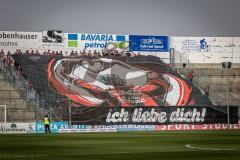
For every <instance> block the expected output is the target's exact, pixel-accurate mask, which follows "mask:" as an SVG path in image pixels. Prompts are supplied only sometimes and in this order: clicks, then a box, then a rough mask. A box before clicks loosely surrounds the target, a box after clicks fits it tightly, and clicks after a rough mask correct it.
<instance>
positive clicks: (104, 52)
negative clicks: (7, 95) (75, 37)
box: [0, 49, 140, 57]
mask: <svg viewBox="0 0 240 160" xmlns="http://www.w3.org/2000/svg"><path fill="white" fill-rule="evenodd" d="M11 54H17V55H40V54H41V55H54V56H64V57H102V56H123V57H135V56H139V55H140V52H139V53H137V54H136V53H131V52H125V51H117V50H101V51H97V50H94V51H91V50H88V51H87V50H85V49H84V50H80V51H73V50H72V51H65V52H64V53H63V51H54V50H47V51H43V52H42V53H40V52H39V50H35V51H34V50H26V51H25V52H22V51H21V50H19V49H17V50H16V51H15V52H14V53H11V52H10V51H7V54H5V53H4V51H3V49H1V50H0V56H1V57H4V56H11Z"/></svg>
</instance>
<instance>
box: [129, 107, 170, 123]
mask: <svg viewBox="0 0 240 160" xmlns="http://www.w3.org/2000/svg"><path fill="white" fill-rule="evenodd" d="M166 115H167V113H166V112H160V113H158V112H155V109H154V108H152V109H151V111H150V112H149V111H145V112H142V108H139V109H135V110H134V113H133V117H132V122H159V123H164V122H166V121H167V117H166Z"/></svg>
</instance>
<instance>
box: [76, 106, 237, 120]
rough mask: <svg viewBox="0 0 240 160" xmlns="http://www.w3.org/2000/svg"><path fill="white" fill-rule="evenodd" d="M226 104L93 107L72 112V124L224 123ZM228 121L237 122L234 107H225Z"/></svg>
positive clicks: (235, 108)
mask: <svg viewBox="0 0 240 160" xmlns="http://www.w3.org/2000/svg"><path fill="white" fill-rule="evenodd" d="M227 117H228V114H227V108H226V107H216V108H213V107H200V106H198V107H189V106H188V107H130V108H129V107H127V108H126V107H117V108H109V107H96V108H88V109H86V110H84V111H83V110H82V111H81V113H78V114H76V115H74V114H73V115H72V121H73V122H74V123H76V124H91V125H95V124H96V125H97V124H101V125H109V124H110V125H114V124H142V125H153V124H154V125H157V124H214V123H227ZM229 117H230V123H232V124H235V123H238V107H230V109H229Z"/></svg>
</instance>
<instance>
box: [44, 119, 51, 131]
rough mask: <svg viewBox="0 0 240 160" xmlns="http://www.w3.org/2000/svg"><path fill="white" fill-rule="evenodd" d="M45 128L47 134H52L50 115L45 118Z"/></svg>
mask: <svg viewBox="0 0 240 160" xmlns="http://www.w3.org/2000/svg"><path fill="white" fill-rule="evenodd" d="M44 128H45V133H51V130H50V120H49V118H48V115H46V116H45V118H44Z"/></svg>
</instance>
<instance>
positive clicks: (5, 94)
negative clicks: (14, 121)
mask: <svg viewBox="0 0 240 160" xmlns="http://www.w3.org/2000/svg"><path fill="white" fill-rule="evenodd" d="M4 98H11V99H12V98H20V95H19V93H18V92H17V91H12V90H1V89H0V99H4Z"/></svg>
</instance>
